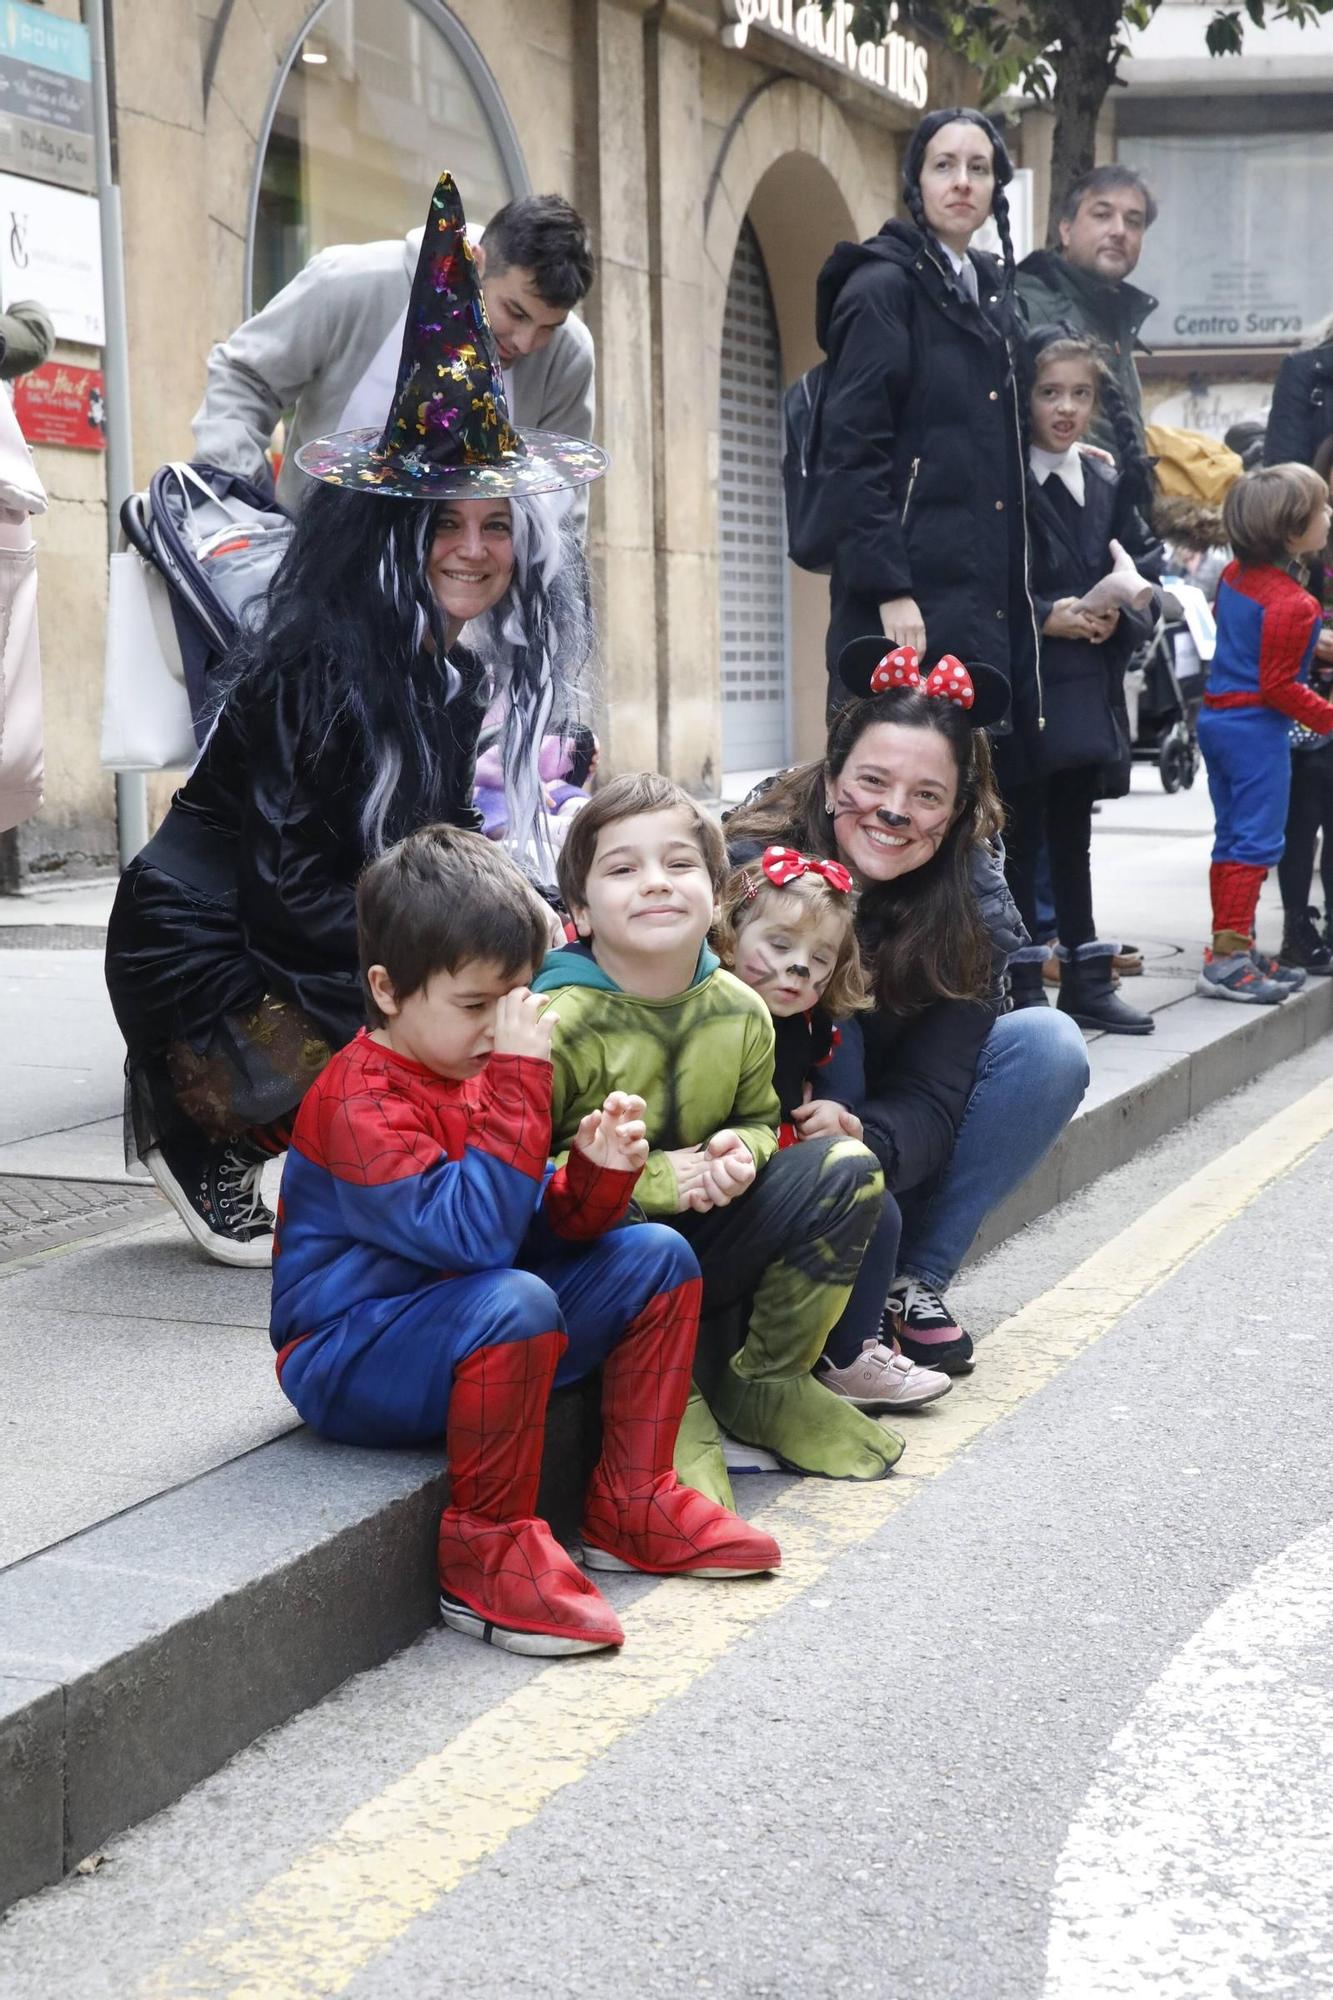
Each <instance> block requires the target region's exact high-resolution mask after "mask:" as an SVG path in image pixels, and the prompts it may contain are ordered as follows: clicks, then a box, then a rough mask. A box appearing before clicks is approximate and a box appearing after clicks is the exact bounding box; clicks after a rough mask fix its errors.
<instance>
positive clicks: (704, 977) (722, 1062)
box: [532, 944, 779, 1216]
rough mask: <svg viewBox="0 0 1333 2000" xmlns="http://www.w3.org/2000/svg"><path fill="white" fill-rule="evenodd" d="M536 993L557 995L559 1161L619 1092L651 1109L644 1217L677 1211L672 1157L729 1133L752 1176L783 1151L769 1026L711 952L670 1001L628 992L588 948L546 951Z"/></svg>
mask: <svg viewBox="0 0 1333 2000" xmlns="http://www.w3.org/2000/svg"><path fill="white" fill-rule="evenodd" d="M532 986H533V991H534V992H535V993H550V994H558V995H559V1005H558V1006H557V1007H556V1009H555V1012H556V1013H557V1014H558V1016H559V1020H558V1022H557V1024H556V1029H555V1035H554V1038H553V1041H552V1046H551V1059H552V1061H553V1063H554V1065H555V1077H554V1081H553V1085H552V1091H551V1147H552V1151H553V1152H554V1153H555V1154H556V1155H557V1156H563V1155H564V1154H565V1153H566V1152H567V1151H568V1149H569V1146H570V1144H571V1142H572V1140H573V1137H574V1134H575V1132H576V1131H577V1130H578V1126H579V1120H580V1119H581V1118H583V1117H584V1116H585V1115H586V1113H588V1112H589V1111H598V1110H600V1109H601V1106H602V1101H603V1099H604V1098H606V1097H608V1096H609V1095H610V1093H611V1092H612V1091H613V1090H628V1091H633V1092H634V1093H635V1094H636V1095H637V1096H639V1097H641V1098H643V1100H644V1102H645V1104H646V1105H647V1107H648V1109H647V1113H646V1120H647V1126H648V1144H649V1147H650V1148H651V1151H650V1152H649V1154H648V1164H647V1165H646V1166H645V1168H644V1170H643V1172H642V1174H641V1175H640V1177H639V1183H638V1186H637V1187H636V1188H635V1190H634V1199H635V1201H636V1203H637V1204H638V1206H639V1208H640V1209H641V1210H642V1211H643V1213H644V1214H645V1215H647V1216H657V1215H674V1214H675V1213H676V1212H677V1206H678V1199H679V1198H678V1195H677V1190H676V1176H675V1173H674V1172H673V1170H672V1166H671V1162H670V1160H668V1158H667V1157H666V1155H667V1153H668V1152H669V1151H670V1150H672V1149H673V1148H674V1147H678V1146H699V1145H705V1144H707V1142H708V1140H709V1139H711V1138H712V1136H713V1134H714V1133H715V1132H720V1131H721V1130H722V1129H723V1128H724V1127H726V1128H727V1129H728V1130H729V1131H732V1132H735V1133H737V1134H738V1135H739V1137H740V1138H742V1139H743V1140H744V1141H745V1144H746V1145H747V1146H748V1147H749V1149H750V1151H751V1153H753V1155H754V1163H755V1166H756V1167H757V1168H758V1167H762V1166H763V1165H764V1163H765V1161H766V1160H769V1159H771V1158H772V1156H773V1154H774V1153H775V1152H776V1151H777V1147H778V1134H777V1125H778V1118H779V1109H778V1097H777V1092H776V1090H775V1089H774V1088H773V1023H772V1021H771V1019H770V1018H769V1012H768V1009H767V1007H765V1005H764V1003H763V1001H762V1000H761V999H760V998H759V995H758V994H757V993H754V992H752V991H751V989H750V988H749V987H748V986H745V985H743V984H742V982H741V981H740V980H739V979H736V978H734V977H733V976H732V974H731V973H729V972H724V971H723V969H722V966H721V964H720V962H719V961H718V959H717V958H716V957H715V956H714V955H713V953H712V952H711V951H710V950H709V949H708V947H707V945H705V946H704V948H703V950H702V951H701V952H700V954H699V964H698V967H697V969H696V971H695V975H694V978H693V980H692V981H691V982H690V985H689V986H688V987H687V988H686V990H685V992H683V993H677V994H674V995H673V996H672V998H671V999H669V1000H645V999H644V998H643V997H642V996H641V995H639V994H637V993H626V992H624V991H623V990H622V989H621V988H620V987H619V986H617V985H616V983H615V981H614V980H613V979H610V978H608V977H607V975H606V973H605V972H603V970H602V968H601V966H600V965H598V963H597V961H596V959H595V958H594V957H593V955H592V952H591V951H590V950H589V948H588V946H587V945H582V944H579V945H569V946H566V947H565V948H564V949H563V950H561V951H553V952H551V953H550V954H549V956H548V957H547V959H546V962H545V964H544V965H543V966H542V969H541V971H540V972H539V973H538V975H537V977H536V979H534V981H533V982H532Z"/></svg>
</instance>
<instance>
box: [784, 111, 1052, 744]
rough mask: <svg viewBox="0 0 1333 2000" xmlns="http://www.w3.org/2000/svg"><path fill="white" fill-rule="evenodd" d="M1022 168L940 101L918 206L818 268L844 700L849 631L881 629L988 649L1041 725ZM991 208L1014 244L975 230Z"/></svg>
mask: <svg viewBox="0 0 1333 2000" xmlns="http://www.w3.org/2000/svg"><path fill="white" fill-rule="evenodd" d="M1012 177H1013V167H1012V165H1011V164H1010V160H1009V155H1008V153H1007V152H1006V150H1005V146H1004V141H1003V140H1002V139H1001V137H1000V134H999V132H998V131H997V130H996V128H995V126H994V125H992V123H991V122H990V120H989V119H988V118H985V117H983V116H982V114H981V113H980V112H979V111H972V110H966V109H951V110H944V111H934V112H932V113H931V114H930V115H929V117H927V118H923V119H922V121H921V123H920V124H919V125H918V126H917V128H916V130H915V132H914V133H913V134H912V137H911V140H910V141H909V143H908V147H907V152H906V156H905V158H904V161H903V201H904V205H905V207H906V209H907V212H908V215H909V217H910V220H906V221H904V220H900V219H898V218H896V217H895V218H893V219H891V220H890V221H888V222H886V223H885V224H884V226H883V228H882V229H881V230H880V232H879V234H878V235H877V236H875V237H872V238H871V239H870V241H869V242H867V243H860V244H854V243H840V244H839V245H838V247H837V248H836V249H835V250H834V252H833V254H832V256H831V257H830V258H829V259H828V261H827V263H826V264H825V265H824V268H823V271H822V272H821V273H820V278H819V287H818V293H817V304H816V329H817V332H818V335H819V339H820V342H821V345H822V346H823V348H824V350H825V352H826V354H827V356H828V365H827V373H826V386H825V390H824V401H823V408H822V412H821V417H820V433H819V443H818V451H819V495H820V504H821V505H823V506H826V507H827V508H828V510H829V520H828V523H827V528H828V533H827V536H826V537H825V539H826V540H827V541H828V543H829V545H830V546H832V547H833V548H834V549H835V551H836V552H835V555H834V559H833V565H832V616H831V621H830V625H829V634H828V645H827V659H828V666H829V673H830V710H832V709H833V708H834V707H836V706H837V704H838V702H839V701H840V700H841V699H843V697H844V695H845V690H843V689H842V688H841V687H840V686H839V684H838V681H837V678H836V672H835V668H836V662H837V659H838V656H839V654H840V653H841V651H842V648H843V647H844V646H845V645H846V644H847V643H848V641H849V640H851V639H853V638H858V637H860V636H862V635H863V634H864V633H866V632H875V631H883V633H884V634H885V636H886V637H887V638H888V639H889V640H890V641H892V642H894V643H896V644H907V645H911V646H913V647H914V648H915V649H916V651H917V652H918V653H919V654H920V655H921V656H922V657H923V659H924V660H925V661H926V662H931V661H934V660H936V659H938V658H939V657H940V655H941V654H942V653H946V652H948V653H953V654H956V655H957V656H958V657H959V658H961V659H973V660H985V661H988V662H990V663H991V664H992V665H994V666H995V667H996V668H998V670H999V671H1000V672H1001V673H1002V674H1003V675H1004V676H1005V678H1006V679H1007V680H1008V681H1009V683H1010V686H1011V689H1012V695H1013V711H1012V712H1013V721H1014V726H1015V727H1017V726H1020V725H1021V724H1023V723H1024V722H1026V721H1027V720H1028V719H1029V718H1031V720H1032V722H1033V724H1034V726H1035V723H1036V720H1037V715H1038V710H1039V706H1040V702H1039V692H1038V684H1037V669H1036V654H1037V632H1036V626H1035V620H1034V617H1033V610H1032V605H1031V602H1030V600H1029V597H1028V592H1027V574H1026V543H1027V536H1026V524H1025V489H1024V478H1023V446H1022V413H1021V410H1020V402H1019V392H1018V385H1017V376H1016V371H1015V356H1016V353H1017V349H1018V345H1019V341H1020V338H1021V320H1020V318H1019V315H1018V312H1017V308H1016V306H1015V303H1014V257H1013V246H1012V244H1011V242H1010V236H1009V210H1008V203H1007V201H1006V198H1005V194H1004V189H1005V185H1006V183H1007V182H1008V181H1009V180H1011V179H1012ZM991 217H994V220H995V225H996V228H997V230H998V232H999V238H1000V244H1001V249H1002V252H1003V255H1002V257H1001V258H995V257H991V256H988V255H986V254H984V253H983V252H980V251H978V250H975V249H973V248H972V247H971V246H972V239H973V238H974V236H975V235H976V233H977V231H978V230H979V229H981V228H982V227H983V225H984V224H985V223H986V222H987V221H988V219H990V218H991Z"/></svg>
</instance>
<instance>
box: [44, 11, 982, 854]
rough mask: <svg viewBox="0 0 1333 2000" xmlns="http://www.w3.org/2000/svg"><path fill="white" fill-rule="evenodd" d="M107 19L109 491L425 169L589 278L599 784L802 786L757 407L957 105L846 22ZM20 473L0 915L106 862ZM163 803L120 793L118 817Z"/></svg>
mask: <svg viewBox="0 0 1333 2000" xmlns="http://www.w3.org/2000/svg"><path fill="white" fill-rule="evenodd" d="M55 11H60V12H64V13H67V14H71V15H74V16H75V17H77V12H78V0H59V4H58V5H57V6H56V8H55ZM107 12H108V14H109V16H110V26H111V45H110V57H111V88H112V95H113V106H114V142H115V161H116V169H117V173H118V178H119V182H120V187H121V194H122V204H123V214H124V234H125V283H126V293H127V312H128V350H129V365H130V382H131V403H132V420H133V443H134V474H135V479H136V481H137V482H140V483H142V482H143V481H145V480H146V479H147V478H148V476H149V475H150V473H151V472H152V471H153V470H154V469H155V468H156V467H157V466H158V465H159V464H160V463H162V462H163V461H164V460H166V459H169V458H179V457H185V456H188V455H189V452H190V449H191V437H190V417H191V414H192V412H193V410H194V409H195V407H196V405H197V403H198V401H199V398H200V394H201V390H202V384H203V363H204V357H205V355H206V353H207V351H208V348H209V347H210V345H211V344H212V343H213V342H214V341H215V340H217V339H219V338H220V337H222V336H224V335H225V334H226V333H227V332H228V331H229V330H230V329H231V328H232V327H233V326H234V325H235V324H236V323H237V322H238V321H239V320H240V319H241V318H243V317H244V316H245V314H246V312H247V311H248V310H250V309H251V308H252V306H253V305H254V304H255V303H259V302H262V299H263V298H264V297H267V296H268V295H269V294H270V293H271V292H272V290H274V289H276V286H277V285H278V284H279V283H281V282H283V281H285V278H286V277H288V276H290V275H292V273H293V271H294V270H295V269H297V268H299V266H300V264H301V263H302V262H303V261H304V259H305V258H306V257H308V256H309V255H311V254H312V253H313V252H314V251H315V250H317V249H320V248H322V247H324V245H325V244H327V243H329V242H337V241H348V240H356V239H365V238H372V237H376V236H386V235H392V234H399V233H402V232H404V231H406V230H407V229H409V228H411V227H412V226H413V225H414V224H415V223H417V222H419V221H420V220H421V219H422V218H423V216H424V213H425V204H426V200H427V197H428V193H429V188H430V185H431V183H432V180H433V177H434V173H435V171H436V170H437V169H438V168H440V167H444V166H448V167H449V168H451V169H452V170H453V172H454V173H455V175H456V177H457V179H458V181H459V183H460V186H461V188H462V190H463V194H464V198H465V201H469V209H470V213H471V214H472V215H473V216H474V217H475V219H476V220H478V221H484V219H485V215H486V213H488V212H489V208H490V204H491V203H492V201H493V200H495V199H497V198H503V197H504V196H505V195H506V194H507V193H510V192H518V191H521V190H522V189H525V188H531V189H534V190H541V191H545V190H550V189H558V190H561V191H563V192H566V193H568V194H569V195H570V197H571V198H572V199H573V201H574V202H575V204H576V206H578V207H579V208H580V209H581V210H582V212H583V213H584V214H585V215H586V216H587V217H588V219H589V221H590V222H591V224H592V228H593V232H594V236H595V240H596V245H597V250H598V256H599V272H598V279H597V283H596V286H595V289H594V291H593V292H592V294H591V296H590V298H589V300H588V301H587V306H586V314H587V318H588V321H589V323H590V325H591V327H592V330H593V333H594V335H595V338H596V343H597V356H598V400H599V420H598V434H599V440H600V441H601V442H602V443H603V444H604V445H605V446H606V447H607V448H608V450H609V451H610V453H611V457H612V471H611V474H610V476H609V477H608V478H607V479H606V480H605V481H604V482H603V483H602V484H601V486H600V487H598V488H597V489H596V491H595V495H594V500H593V512H592V525H591V537H590V554H591V557H592V561H593V567H594V573H595V578H596V584H597V589H598V594H599V601H600V609H601V617H602V646H603V663H602V703H601V707H602V725H603V732H604V746H605V762H606V764H607V766H608V767H610V768H620V769H625V768H635V767H639V766H658V767H660V768H661V769H663V770H665V771H668V772H670V773H672V774H673V775H674V776H676V777H677V778H679V779H680V780H682V781H683V782H684V783H685V784H687V785H689V786H690V787H691V788H693V789H694V790H696V791H698V792H699V793H701V794H716V793H717V792H718V791H719V789H720V787H721V781H722V775H723V772H724V770H732V771H734V770H737V769H742V768H744V769H749V768H759V767H761V766H767V767H768V768H772V767H773V765H774V764H775V763H778V762H780V761H781V760H782V759H783V758H784V757H788V756H791V755H796V754H801V753H808V752H810V751H811V750H812V749H813V748H814V747H815V746H816V744H817V742H818V741H819V740H820V736H821V720H822V706H823V696H824V671H823V665H822V637H823V625H824V618H825V612H826V603H827V590H826V585H825V584H824V583H823V581H822V580H821V579H818V578H812V577H808V576H804V575H801V574H799V573H797V572H794V571H791V570H790V569H789V566H788V565H787V563H786V562H785V557H784V553H783V547H782V517H781V500H780V492H779V490H778V487H777V468H778V458H779V398H780V391H781V388H782V386H783V384H785V383H787V382H790V381H791V380H792V379H793V378H794V377H795V376H796V375H797V374H798V373H799V372H800V371H801V370H803V369H804V368H806V367H807V366H809V365H810V364H811V362H813V361H814V360H815V359H816V358H817V352H816V348H815V343H814V331H813V298H814V283H815V276H816V273H817V272H818V269H819V267H820V264H821V263H822V261H823V259H824V257H825V256H826V254H827V252H828V251H829V249H830V248H831V246H832V245H833V244H834V243H835V242H836V241H837V240H838V239H839V238H842V237H847V236H854V237H859V236H864V235H867V234H869V233H871V232H872V231H873V230H874V229H876V228H877V227H878V226H879V224H880V223H881V222H882V221H883V219H884V218H885V217H886V216H887V215H889V214H891V213H893V212H894V211H895V209H896V207H897V178H898V163H899V154H900V148H901V145H902V143H903V139H904V135H905V134H906V133H907V132H908V131H910V129H911V127H912V126H913V124H914V123H915V122H916V120H917V118H918V117H919V116H920V115H921V111H922V109H924V108H928V107H929V106H932V105H935V104H941V103H950V102H957V101H959V99H960V97H963V98H968V97H971V96H972V95H973V94H974V93H973V91H972V89H971V87H970V78H969V77H968V75H967V73H966V72H965V70H964V69H963V67H962V65H961V64H959V63H958V62H957V61H956V60H955V59H953V58H951V57H949V56H948V55H946V54H945V53H944V52H943V51H941V50H939V49H938V48H936V47H935V46H933V45H923V44H921V43H920V42H919V41H914V40H910V39H909V38H908V37H906V36H905V35H903V36H900V35H897V34H896V33H895V34H893V35H892V36H891V37H890V39H889V40H888V41H886V43H885V44H884V45H883V46H882V47H880V48H878V49H871V50H858V49H857V47H856V44H855V43H854V42H853V41H852V40H851V39H850V36H849V34H848V32H847V21H848V19H849V18H850V14H851V9H850V7H848V6H843V7H841V8H840V9H839V8H835V9H834V12H833V15H832V17H831V18H826V17H825V16H823V15H822V14H821V13H820V10H819V8H818V7H817V6H813V7H812V6H808V5H806V6H803V5H801V4H800V0H449V4H448V5H446V4H444V0H323V4H321V5H314V4H313V0H152V4H151V5H146V4H144V0H109V4H108V6H107ZM321 93H322V95H321ZM470 161H471V163H472V164H471V168H470V164H469V163H470ZM470 186H471V187H472V188H473V190H474V191H473V194H472V197H471V199H470V200H469V188H470ZM70 358H79V357H78V356H76V355H74V354H73V353H72V351H71V352H70ZM94 358H95V357H94ZM38 458H39V466H40V470H41V472H42V475H43V478H44V479H45V480H46V482H47V485H48V488H49V489H50V492H51V494H52V499H53V505H52V509H51V512H50V514H49V515H48V516H47V517H46V519H45V520H44V521H43V522H42V523H41V524H40V527H39V535H40V578H41V584H40V588H41V617H42V621H43V651H44V658H45V666H46V686H47V746H48V795H47V802H46V806H45V808H44V811H43V813H42V815H41V817H40V818H39V819H38V820H36V821H34V822H33V823H32V824H31V825H30V826H29V827H27V828H25V829H20V831H19V834H18V836H17V837H16V838H15V839H14V840H13V841H11V845H10V854H9V862H8V869H9V874H10V877H11V883H12V880H13V877H14V876H15V873H16V872H17V873H18V874H19V875H27V876H29V877H31V876H32V875H33V874H36V873H41V872H43V871H49V870H52V869H54V868H58V867H62V866H64V867H66V868H68V869H69V870H71V871H73V870H75V869H77V870H79V871H80V872H87V869H88V868H89V867H90V866H98V865H109V864H110V862H111V861H112V859H113V858H114V854H115V829H114V808H113V788H112V783H111V780H110V778H109V777H108V776H107V775H106V774H104V773H103V772H102V771H101V769H100V766H99V763H98V730H99V717H100V700H101V654H102V617H103V606H104V577H105V547H106V541H105V535H106V519H105V500H104V495H103V493H102V491H101V489H100V486H99V479H100V472H101V468H100V465H99V463H98V462H97V461H96V460H94V459H91V458H87V457H85V458H79V457H78V456H77V455H76V454H74V453H71V452H65V451H61V450H58V449H55V448H41V449H40V450H39V452H38ZM171 783H172V780H171V779H170V778H169V777H166V776H164V777H163V778H160V779H158V778H154V779H152V780H151V781H150V803H151V806H152V808H153V810H155V811H156V810H160V809H161V807H162V805H163V803H164V802H165V799H166V797H167V796H168V795H169V792H170V788H171Z"/></svg>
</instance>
